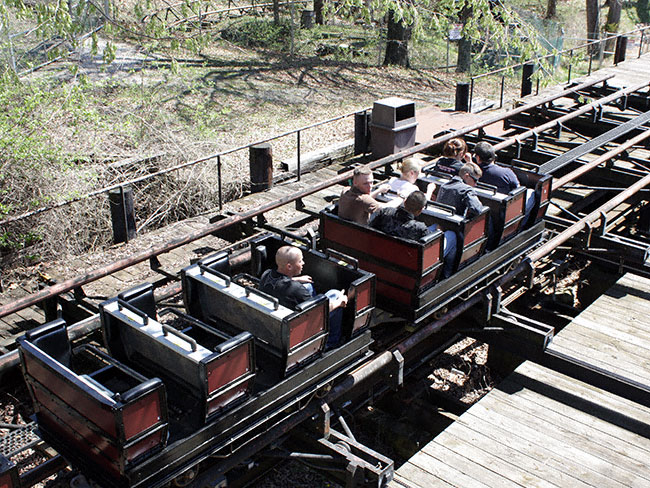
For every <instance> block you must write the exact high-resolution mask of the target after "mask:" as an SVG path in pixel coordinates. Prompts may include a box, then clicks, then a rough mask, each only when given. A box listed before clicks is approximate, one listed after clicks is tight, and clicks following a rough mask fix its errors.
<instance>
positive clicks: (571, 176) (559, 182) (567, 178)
mask: <svg viewBox="0 0 650 488" xmlns="http://www.w3.org/2000/svg"><path fill="white" fill-rule="evenodd" d="M649 137H650V130H647V131H645V132H642V133H641V134H638V135H636V136H634V137H633V138H632V139H630V140H629V141H625V142H624V143H623V144H620V145H618V146H617V147H616V148H614V149H611V150H609V151H607V152H606V153H605V154H603V155H602V156H599V157H597V158H596V159H594V160H593V161H589V162H588V163H586V164H584V165H583V166H580V167H579V168H578V169H575V170H573V171H572V172H571V173H568V174H566V175H564V176H562V177H561V178H554V179H553V184H552V185H551V188H553V189H556V188H561V187H563V186H564V185H566V184H567V183H569V182H571V181H574V180H575V179H576V178H578V177H579V176H582V175H583V174H585V173H588V172H589V171H591V170H592V169H594V168H595V167H597V166H599V165H600V164H602V163H604V162H606V161H609V160H610V159H612V158H613V157H614V156H618V155H619V154H621V153H623V152H625V151H626V150H627V149H629V148H630V147H632V146H634V145H636V144H638V143H639V142H641V141H644V140H646V139H647V138H649Z"/></svg>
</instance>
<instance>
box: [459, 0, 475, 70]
mask: <svg viewBox="0 0 650 488" xmlns="http://www.w3.org/2000/svg"><path fill="white" fill-rule="evenodd" d="M472 13H473V10H472V7H470V6H468V5H467V4H465V5H464V6H463V8H462V9H461V11H460V13H459V14H458V20H459V21H460V22H461V23H462V24H463V26H464V25H465V23H466V22H467V21H468V20H469V19H470V18H471V17H472ZM471 66H472V40H471V39H467V38H466V37H464V36H463V37H462V38H461V39H460V40H459V41H458V60H457V62H456V71H457V72H458V73H467V72H468V71H469V70H470V68H471Z"/></svg>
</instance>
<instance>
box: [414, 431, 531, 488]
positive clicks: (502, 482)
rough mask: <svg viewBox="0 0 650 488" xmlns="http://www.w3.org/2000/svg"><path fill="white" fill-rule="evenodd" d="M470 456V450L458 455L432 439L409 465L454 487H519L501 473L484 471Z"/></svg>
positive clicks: (489, 470)
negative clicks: (413, 465) (433, 474)
mask: <svg viewBox="0 0 650 488" xmlns="http://www.w3.org/2000/svg"><path fill="white" fill-rule="evenodd" d="M472 454H473V452H472V451H471V450H469V451H466V452H463V453H461V454H459V453H458V452H456V451H455V450H452V449H450V448H449V447H448V446H447V445H445V443H443V442H440V441H438V439H434V440H433V441H431V442H429V444H427V445H426V446H425V447H424V448H423V449H422V450H421V451H420V452H419V453H418V454H417V455H416V456H415V457H414V458H413V459H411V463H412V464H415V465H416V466H418V467H420V468H422V469H424V470H425V471H428V472H430V473H435V475H436V476H437V477H439V478H442V479H444V480H445V481H447V482H449V483H451V484H453V485H454V486H459V487H465V486H467V487H474V486H476V487H483V486H520V485H518V484H516V483H513V482H512V481H511V480H509V479H507V478H505V477H504V476H502V475H501V473H496V472H494V471H493V470H491V469H485V468H484V467H482V466H480V465H479V464H477V463H474V462H472V459H473V458H472V457H471V456H472ZM429 486H432V485H429Z"/></svg>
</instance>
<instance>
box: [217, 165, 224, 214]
mask: <svg viewBox="0 0 650 488" xmlns="http://www.w3.org/2000/svg"><path fill="white" fill-rule="evenodd" d="M217 180H219V185H218V186H219V211H220V212H221V211H222V210H223V183H222V182H221V155H219V156H217Z"/></svg>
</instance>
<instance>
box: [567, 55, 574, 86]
mask: <svg viewBox="0 0 650 488" xmlns="http://www.w3.org/2000/svg"><path fill="white" fill-rule="evenodd" d="M572 61H573V49H571V51H569V79H568V80H567V83H571V68H572V67H573V62H572Z"/></svg>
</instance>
